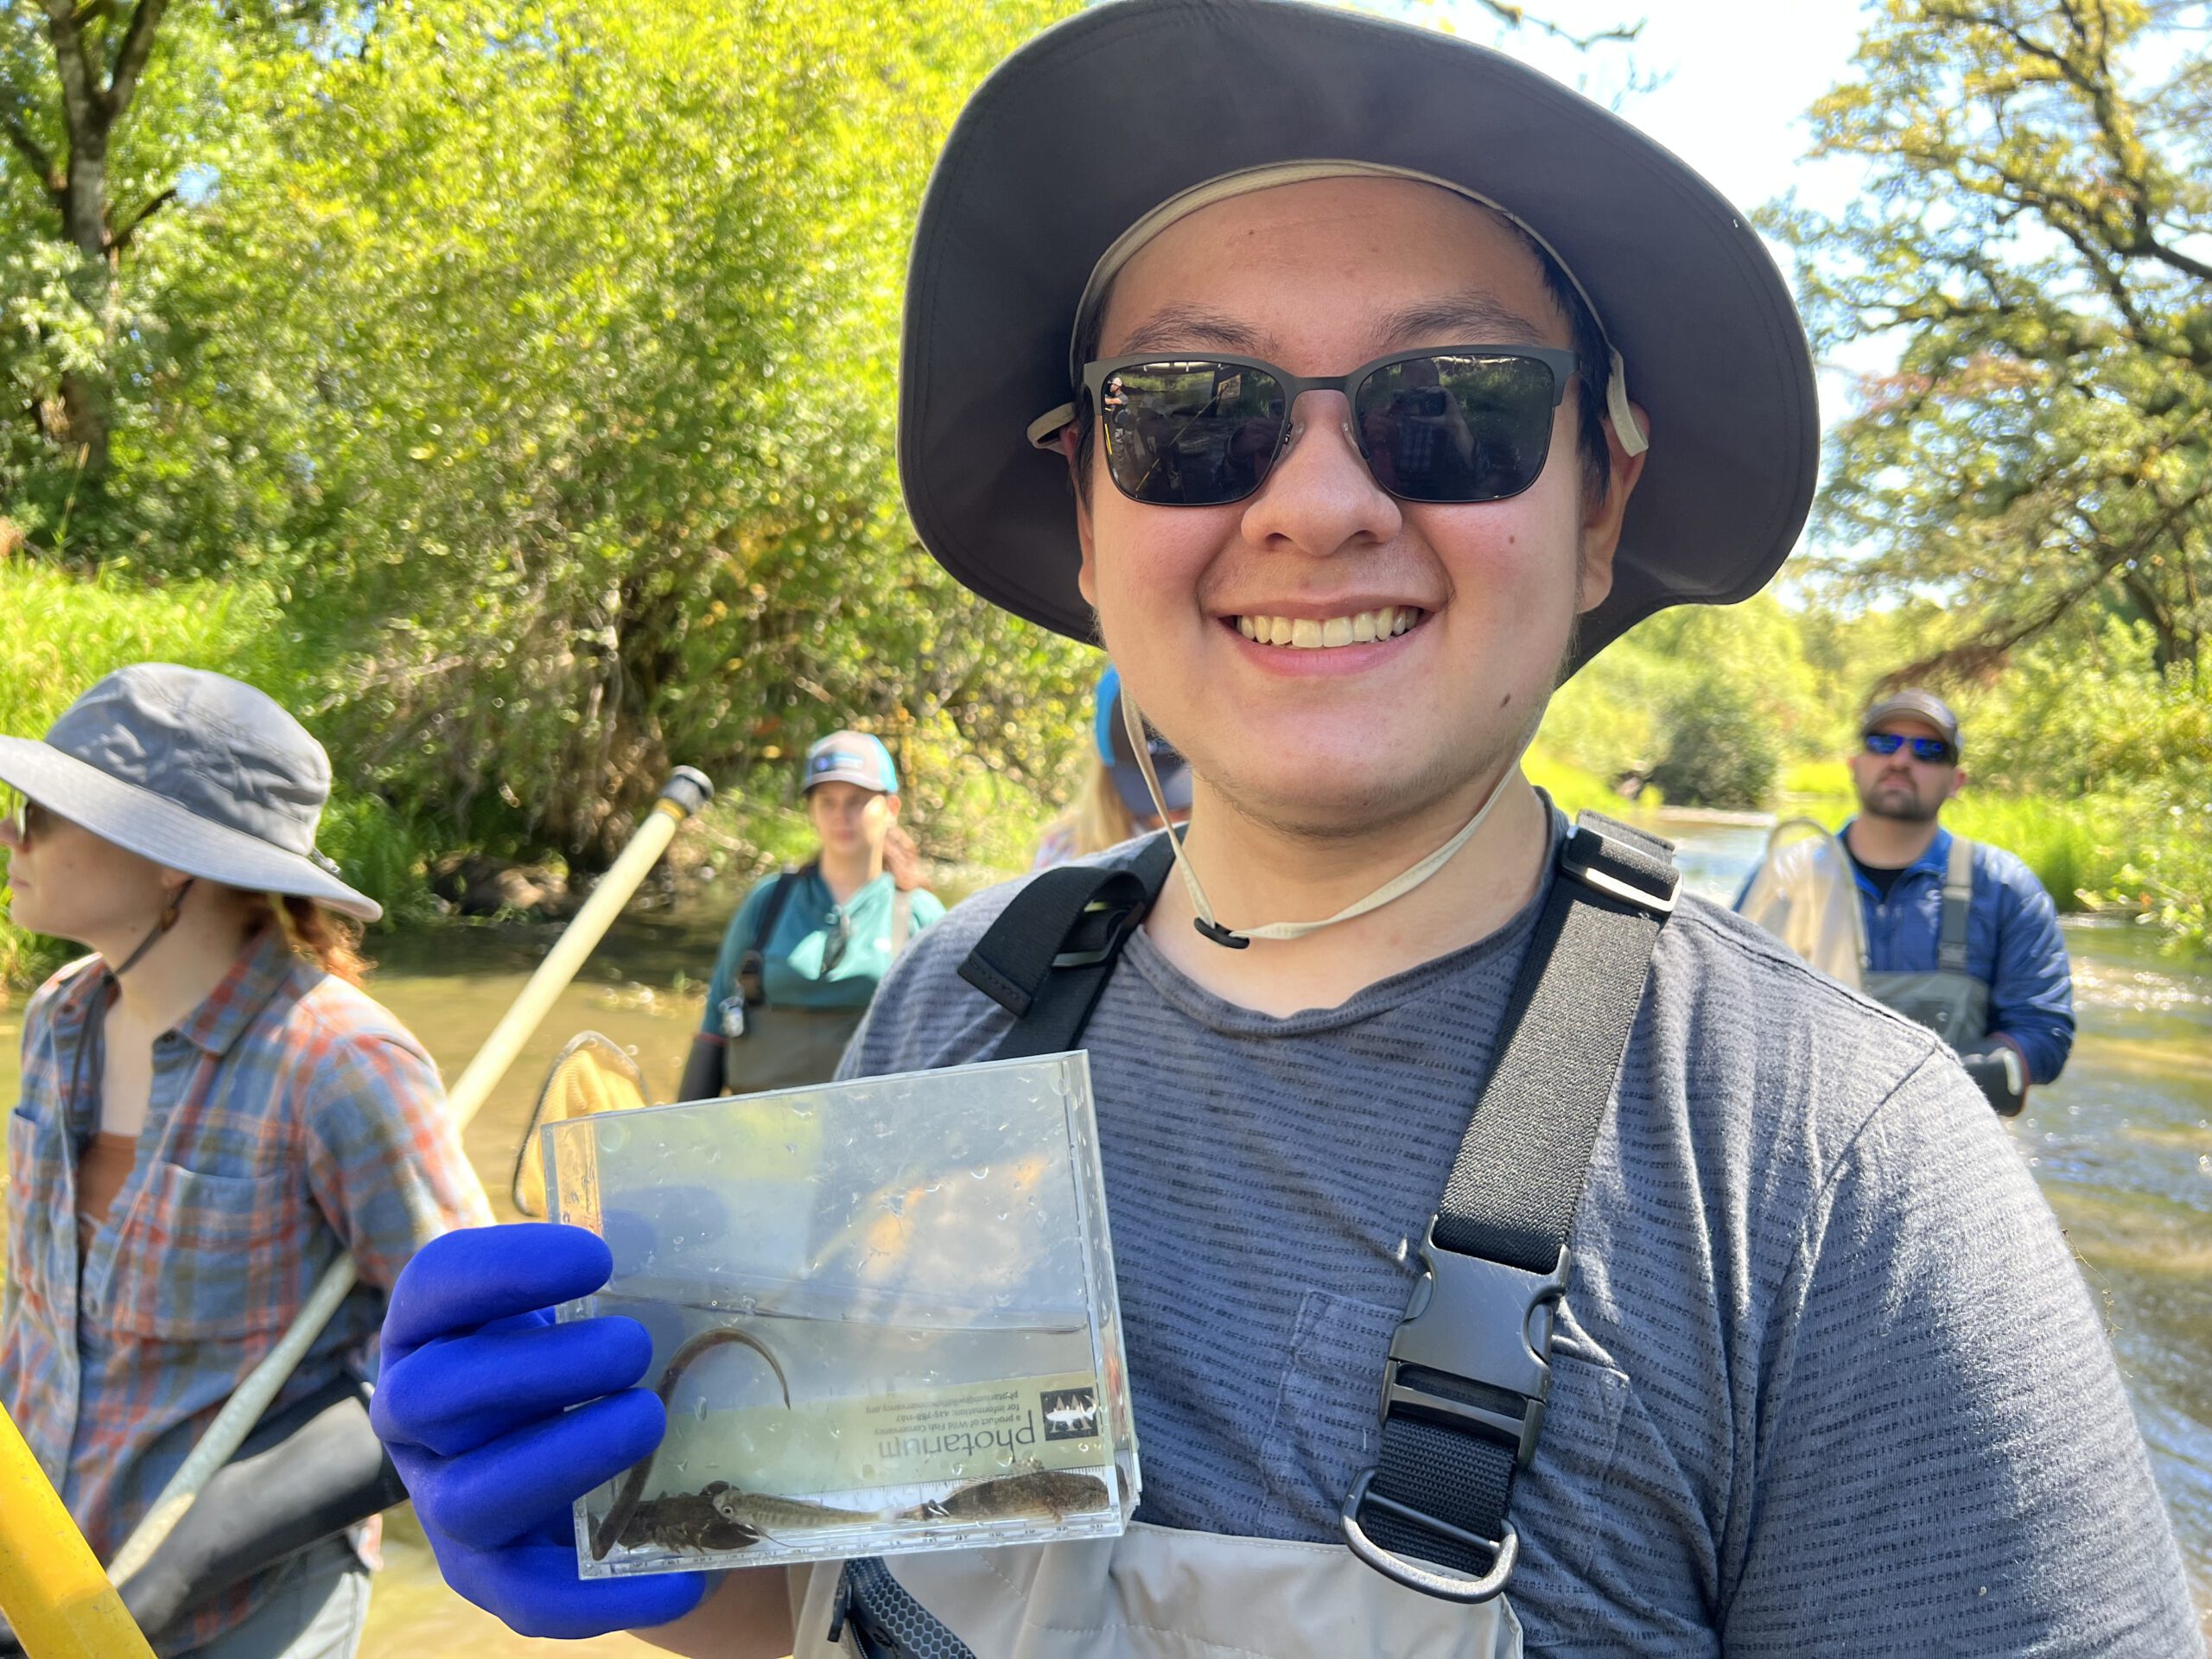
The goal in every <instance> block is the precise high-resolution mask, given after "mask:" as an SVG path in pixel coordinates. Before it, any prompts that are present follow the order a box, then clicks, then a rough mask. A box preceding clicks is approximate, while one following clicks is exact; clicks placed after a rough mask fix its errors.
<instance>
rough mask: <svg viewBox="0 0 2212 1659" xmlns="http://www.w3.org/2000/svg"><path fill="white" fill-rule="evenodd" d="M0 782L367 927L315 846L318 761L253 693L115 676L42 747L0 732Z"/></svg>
mask: <svg viewBox="0 0 2212 1659" xmlns="http://www.w3.org/2000/svg"><path fill="white" fill-rule="evenodd" d="M0 783H6V784H10V785H13V786H14V787H15V788H16V789H18V790H20V791H22V792H23V793H24V794H25V795H27V796H29V798H31V799H33V800H35V801H36V802H37V803H38V804H40V805H41V806H42V807H45V808H47V809H48V810H51V811H54V812H56V813H59V814H60V816H61V817H65V818H67V819H68V820H69V821H70V822H71V823H77V824H81V825H82V826H83V827H84V828H86V829H89V830H91V831H92V834H94V835H96V836H99V837H100V839H101V840H103V841H110V842H114V843H115V844H116V845H117V846H118V847H121V848H124V849H126V850H128V851H130V852H134V853H137V855H139V856H140V857H142V858H150V859H153V860H154V861H156V862H157V863H160V864H162V865H165V866H167V867H168V868H170V869H173V870H181V871H183V872H184V873H185V874H187V875H195V876H199V877H201V878H203V879H204V880H210V881H220V882H222V883H224V884H225V885H226V886H227V887H241V888H244V889H245V890H246V891H248V892H251V893H297V894H299V895H300V896H302V898H308V899H315V900H317V901H318V902H320V903H322V904H326V905H327V906H330V907H331V908H332V909H333V910H336V911H342V912H345V913H346V915H348V916H355V917H359V918H360V919H361V920H363V921H365V922H373V921H375V920H376V919H377V918H378V917H380V916H382V915H383V914H384V910H383V907H382V906H379V905H378V903H377V901H376V900H375V899H372V898H370V897H368V896H367V895H366V894H365V893H357V892H355V891H354V890H353V888H352V887H347V886H346V883H345V882H344V881H342V880H340V879H339V874H338V866H337V865H335V864H334V863H333V862H332V861H330V860H329V859H327V858H326V857H324V856H323V855H321V853H319V852H317V851H316V850H315V826H316V825H317V824H318V823H320V822H321V818H322V807H323V803H324V802H326V801H327V800H328V799H329V798H330V757H329V756H328V755H327V754H325V753H323V748H322V745H321V744H320V743H318V742H316V741H315V739H314V738H313V737H312V736H311V735H309V734H308V729H307V728H306V727H304V726H302V725H301V724H300V722H299V721H296V720H295V719H293V718H292V716H291V715H288V714H286V713H285V712H284V710H283V709H281V708H279V707H278V706H277V703H276V702H275V701H274V700H273V699H271V698H270V697H269V696H267V695H266V694H264V693H263V692H260V691H257V690H254V689H253V687H251V686H250V685H246V684H245V683H241V682H240V681H238V680H234V679H232V678H230V677H228V676H226V675H222V674H213V673H209V672H208V671H206V670H205V669H197V668H180V667H178V666H177V665H176V664H174V663H137V664H132V665H131V666H130V667H129V668H120V669H118V670H117V671H115V672H114V673H112V674H111V675H109V676H108V677H106V678H105V679H103V680H101V681H100V682H99V683H97V684H95V685H94V686H93V687H92V690H89V691H87V692H86V693H85V695H84V696H80V697H79V698H78V699H77V701H76V702H73V703H71V704H70V705H69V707H68V708H67V709H64V710H63V711H62V713H61V717H60V719H58V720H56V721H54V724H53V726H52V727H51V728H49V729H48V732H47V734H46V736H45V738H44V739H43V740H39V739H34V738H26V737H0Z"/></svg>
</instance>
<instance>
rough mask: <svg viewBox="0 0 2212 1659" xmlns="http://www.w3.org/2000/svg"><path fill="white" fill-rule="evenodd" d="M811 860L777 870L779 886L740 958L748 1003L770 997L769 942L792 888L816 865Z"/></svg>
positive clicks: (739, 978) (773, 889)
mask: <svg viewBox="0 0 2212 1659" xmlns="http://www.w3.org/2000/svg"><path fill="white" fill-rule="evenodd" d="M815 868H816V867H815V866H814V865H813V864H811V863H808V864H802V865H800V866H799V867H798V868H797V869H788V868H787V869H783V870H779V871H778V872H777V873H776V875H775V877H774V880H775V884H776V885H775V886H773V887H770V888H769V889H768V902H767V904H766V906H764V907H763V908H762V910H761V912H760V923H759V924H758V925H756V926H755V927H754V928H753V938H751V939H750V940H749V941H748V942H747V944H746V947H745V950H744V951H743V952H742V953H741V955H740V956H739V957H738V959H737V991H738V995H740V996H741V997H742V998H743V999H744V1000H745V1006H747V1007H754V1008H757V1007H760V1005H761V1004H762V1003H763V1002H765V1001H767V992H766V988H765V985H766V976H767V971H768V942H769V941H770V940H771V939H772V938H775V937H776V924H777V923H778V922H780V921H782V920H783V919H784V908H785V906H787V905H789V904H790V903H791V889H792V888H794V887H797V886H798V884H799V883H800V882H801V881H803V880H805V879H806V878H807V876H809V875H810V874H812V873H813V871H814V869H815Z"/></svg>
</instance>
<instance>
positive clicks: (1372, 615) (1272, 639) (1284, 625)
mask: <svg viewBox="0 0 2212 1659" xmlns="http://www.w3.org/2000/svg"><path fill="white" fill-rule="evenodd" d="M1432 614H1433V613H1431V612H1429V611H1427V610H1424V609H1422V608H1421V607H1420V606H1418V605H1376V606H1370V607H1365V608H1363V609H1358V610H1347V611H1342V612H1338V613H1336V614H1334V615H1330V616H1311V615H1308V616H1286V615H1282V614H1281V613H1274V612H1268V611H1247V612H1239V613H1235V614H1231V615H1226V616H1224V617H1223V618H1222V619H1221V620H1222V622H1223V624H1224V626H1228V627H1232V628H1235V629H1236V632H1239V633H1241V634H1243V636H1244V637H1245V638H1246V639H1249V640H1251V641H1252V642H1253V643H1254V644H1255V645H1277V646H1281V647H1282V648H1284V649H1286V650H1290V651H1331V650H1334V649H1336V648H1338V647H1339V646H1343V645H1372V644H1374V643H1375V642H1376V641H1377V640H1385V639H1395V637H1397V636H1398V635H1399V634H1402V633H1405V632H1409V631H1410V630H1412V629H1414V628H1417V627H1419V626H1421V624H1422V623H1423V622H1425V621H1427V620H1428V618H1429V617H1430V615H1432Z"/></svg>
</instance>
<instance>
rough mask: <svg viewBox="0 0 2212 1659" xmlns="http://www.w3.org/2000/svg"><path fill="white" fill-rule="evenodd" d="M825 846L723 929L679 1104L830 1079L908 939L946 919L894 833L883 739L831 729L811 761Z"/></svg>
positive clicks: (891, 779)
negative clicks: (894, 958)
mask: <svg viewBox="0 0 2212 1659" xmlns="http://www.w3.org/2000/svg"><path fill="white" fill-rule="evenodd" d="M806 810H807V816H808V817H810V819H812V820H813V823H814V829H815V834H816V835H817V836H818V837H819V838H820V841H821V848H820V850H819V851H818V852H817V854H816V855H815V856H814V857H813V858H812V859H811V860H810V861H808V862H807V863H806V864H804V866H802V867H800V868H798V869H795V870H784V871H781V872H779V874H775V875H772V876H770V877H769V878H768V879H767V880H765V881H762V882H760V883H759V884H758V885H757V886H755V887H753V890H752V892H750V893H747V894H746V895H745V902H744V903H743V904H741V905H740V906H738V910H737V914H736V915H735V916H734V917H732V918H730V924H729V929H728V931H727V932H726V933H724V934H723V935H722V948H721V954H720V955H719V956H718V957H716V958H715V976H714V979H713V981H712V982H710V983H709V986H708V988H707V1010H706V1016H705V1019H704V1020H702V1023H701V1025H700V1028H699V1033H698V1034H697V1035H696V1037H694V1038H693V1039H692V1041H691V1052H690V1057H689V1058H688V1059H687V1060H686V1062H685V1064H684V1068H683V1087H682V1090H681V1091H680V1093H679V1098H681V1099H684V1100H704V1099H708V1098H710V1097H712V1096H715V1095H721V1094H732V1095H735V1094H750V1093H753V1092H754V1091H756V1090H762V1089H785V1088H790V1087H791V1086H793V1085H795V1084H805V1083H823V1082H826V1081H827V1080H828V1079H829V1077H831V1075H833V1074H834V1073H835V1072H836V1069H837V1061H838V1059H839V1058H840V1057H841V1056H842V1054H843V1053H844V1052H845V1044H846V1042H847V1040H848V1039H849V1038H850V1037H851V1036H852V1034H853V1032H854V1031H855V1028H856V1027H858V1026H859V1025H860V1021H861V1015H862V1014H865V1013H866V1012H867V1011H868V999H869V998H871V997H873V996H874V995H875V988H876V985H877V983H878V982H880V980H881V979H882V978H883V976H884V975H885V973H886V972H887V971H888V970H889V969H890V967H891V959H892V958H893V957H895V956H897V955H898V954H899V951H900V950H903V949H904V948H905V946H906V942H907V940H909V939H910V938H912V937H913V936H914V935H915V934H916V933H918V932H919V931H921V930H922V929H924V928H925V927H927V926H928V925H930V924H931V922H934V921H935V920H937V918H938V917H940V916H942V915H944V905H943V904H942V903H941V902H940V901H939V900H938V897H937V895H936V894H935V893H931V891H930V890H929V889H928V888H927V887H924V886H923V885H922V873H921V858H920V855H919V854H918V852H917V851H916V850H915V848H914V843H913V840H912V837H911V836H908V835H907V834H906V831H905V830H903V829H900V828H899V772H898V768H897V767H896V766H893V764H892V760H891V752H890V751H889V750H888V749H887V748H885V747H883V744H882V743H881V741H880V740H878V739H876V738H874V737H870V736H868V734H865V733H861V732H833V733H831V734H829V736H828V737H825V738H823V740H822V741H820V742H819V743H817V744H816V745H815V746H814V747H812V748H810V749H809V750H808V751H807V753H806Z"/></svg>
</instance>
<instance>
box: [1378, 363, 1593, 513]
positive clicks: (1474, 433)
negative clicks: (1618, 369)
mask: <svg viewBox="0 0 2212 1659" xmlns="http://www.w3.org/2000/svg"><path fill="white" fill-rule="evenodd" d="M1553 391H1554V389H1553V385H1552V372H1551V369H1550V367H1549V365H1546V364H1544V363H1541V362H1539V361H1537V360H1536V359H1534V358H1529V357H1485V356H1476V355H1473V354H1471V353H1449V354H1446V353H1439V354H1437V355H1435V356H1433V357H1417V358H1410V359H1406V360H1405V361H1403V362H1398V363H1389V364H1385V365H1383V367H1381V368H1379V369H1377V370H1376V371H1375V372H1374V373H1372V374H1370V375H1369V376H1368V377H1367V378H1365V379H1364V380H1363V381H1361V382H1360V383H1359V385H1358V387H1357V390H1356V391H1355V392H1354V393H1353V397H1352V413H1353V414H1354V416H1356V417H1357V420H1358V422H1359V435H1360V447H1361V448H1363V450H1365V452H1366V454H1367V463H1368V465H1369V467H1371V468H1372V469H1373V471H1374V474H1375V481H1376V483H1378V484H1380V485H1381V486H1383V488H1384V489H1386V490H1388V491H1389V493H1391V494H1393V495H1395V496H1397V497H1398V498H1399V499H1402V500H1406V501H1434V502H1475V501H1503V500H1504V499H1506V498H1507V497H1509V496H1515V495H1518V494H1520V493H1522V491H1523V490H1525V489H1527V488H1528V487H1529V486H1530V485H1531V484H1534V483H1535V481H1536V480H1537V477H1538V476H1539V475H1540V474H1541V473H1542V472H1543V470H1544V459H1545V457H1546V455H1547V454H1549V452H1550V449H1551V442H1552V408H1553V404H1554V401H1555V399H1554V395H1553Z"/></svg>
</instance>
